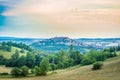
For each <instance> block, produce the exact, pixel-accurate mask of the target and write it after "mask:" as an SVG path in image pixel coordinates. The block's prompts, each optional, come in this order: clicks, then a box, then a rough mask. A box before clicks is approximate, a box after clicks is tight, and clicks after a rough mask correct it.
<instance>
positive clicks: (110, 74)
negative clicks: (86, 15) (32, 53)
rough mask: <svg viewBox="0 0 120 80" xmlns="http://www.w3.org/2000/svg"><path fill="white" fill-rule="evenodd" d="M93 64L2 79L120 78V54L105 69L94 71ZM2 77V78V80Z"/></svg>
mask: <svg viewBox="0 0 120 80" xmlns="http://www.w3.org/2000/svg"><path fill="white" fill-rule="evenodd" d="M91 68H92V65H89V66H83V67H79V66H75V67H72V68H68V69H64V70H57V74H53V75H48V76H42V77H26V78H9V79H8V78H1V79H2V80H120V56H118V57H115V58H112V59H109V60H107V61H105V62H104V66H103V69H101V70H97V71H92V70H91ZM1 79H0V80H1Z"/></svg>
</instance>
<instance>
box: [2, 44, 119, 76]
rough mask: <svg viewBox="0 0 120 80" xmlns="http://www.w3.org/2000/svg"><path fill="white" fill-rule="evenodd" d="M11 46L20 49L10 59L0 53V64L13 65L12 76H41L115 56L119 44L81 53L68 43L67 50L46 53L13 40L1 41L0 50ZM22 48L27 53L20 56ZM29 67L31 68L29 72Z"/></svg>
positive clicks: (9, 49)
mask: <svg viewBox="0 0 120 80" xmlns="http://www.w3.org/2000/svg"><path fill="white" fill-rule="evenodd" d="M13 46H14V47H18V48H21V50H20V51H18V50H17V49H16V51H15V52H14V54H13V55H12V56H11V58H10V59H6V58H5V57H4V56H3V55H0V65H5V66H6V67H14V68H13V69H12V71H11V74H12V75H13V76H14V77H17V76H27V75H28V74H35V75H36V76H41V75H47V72H48V71H53V72H54V70H56V69H64V68H68V67H71V66H75V65H81V66H84V65H89V64H93V63H96V64H98V61H104V60H106V59H108V58H112V57H115V56H117V54H116V52H117V51H120V46H117V47H110V48H107V49H103V50H101V51H96V50H93V49H92V50H90V51H89V52H88V53H84V54H82V53H80V51H76V50H74V45H70V47H69V50H68V51H65V50H60V51H59V52H54V53H50V54H48V53H45V52H44V53H43V52H42V51H39V50H35V49H33V48H31V47H30V46H28V45H26V44H23V43H13V42H2V43H1V44H0V50H4V51H8V52H11V47H13ZM24 50H27V51H28V52H27V54H26V55H22V56H20V54H22V53H24ZM96 64H95V65H96ZM29 69H30V70H31V71H30V72H29ZM95 69H96V68H95Z"/></svg>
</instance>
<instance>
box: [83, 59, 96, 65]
mask: <svg viewBox="0 0 120 80" xmlns="http://www.w3.org/2000/svg"><path fill="white" fill-rule="evenodd" d="M94 62H95V60H92V59H90V58H84V59H83V60H82V65H89V64H92V63H94Z"/></svg>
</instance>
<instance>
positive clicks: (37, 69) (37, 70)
mask: <svg viewBox="0 0 120 80" xmlns="http://www.w3.org/2000/svg"><path fill="white" fill-rule="evenodd" d="M35 75H36V76H40V75H41V71H40V67H38V66H35Z"/></svg>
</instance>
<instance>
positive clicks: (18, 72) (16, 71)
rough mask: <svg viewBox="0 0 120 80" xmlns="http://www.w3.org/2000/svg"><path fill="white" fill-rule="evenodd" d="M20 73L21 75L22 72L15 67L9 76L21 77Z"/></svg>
mask: <svg viewBox="0 0 120 80" xmlns="http://www.w3.org/2000/svg"><path fill="white" fill-rule="evenodd" d="M21 73H22V71H21V70H20V69H19V68H17V67H15V68H13V69H12V71H11V74H12V75H13V76H14V77H18V76H21Z"/></svg>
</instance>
